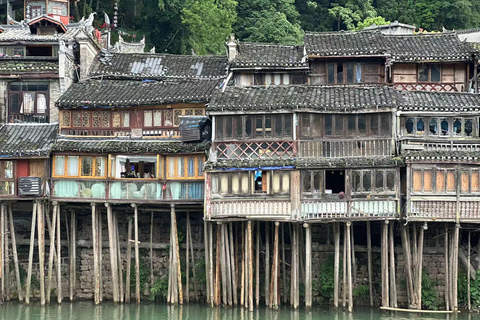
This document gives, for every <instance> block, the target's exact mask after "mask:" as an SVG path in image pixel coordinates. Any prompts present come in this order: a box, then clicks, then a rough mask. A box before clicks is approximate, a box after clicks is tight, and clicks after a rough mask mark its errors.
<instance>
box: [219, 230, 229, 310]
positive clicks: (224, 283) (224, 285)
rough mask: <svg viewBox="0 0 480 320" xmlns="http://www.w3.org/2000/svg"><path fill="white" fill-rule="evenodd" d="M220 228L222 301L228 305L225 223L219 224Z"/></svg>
mask: <svg viewBox="0 0 480 320" xmlns="http://www.w3.org/2000/svg"><path fill="white" fill-rule="evenodd" d="M217 227H218V228H219V229H220V273H221V274H220V275H221V278H222V280H221V284H222V301H223V304H224V305H227V265H226V257H225V228H224V226H223V224H218V225H217Z"/></svg>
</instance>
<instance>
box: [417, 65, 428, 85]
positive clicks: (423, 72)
mask: <svg viewBox="0 0 480 320" xmlns="http://www.w3.org/2000/svg"><path fill="white" fill-rule="evenodd" d="M418 81H428V67H427V65H425V64H422V65H420V66H419V67H418Z"/></svg>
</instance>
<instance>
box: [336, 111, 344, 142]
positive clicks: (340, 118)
mask: <svg viewBox="0 0 480 320" xmlns="http://www.w3.org/2000/svg"><path fill="white" fill-rule="evenodd" d="M335 136H337V137H341V136H343V116H342V115H339V114H337V115H335Z"/></svg>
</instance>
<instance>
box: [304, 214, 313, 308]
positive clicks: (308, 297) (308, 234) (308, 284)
mask: <svg viewBox="0 0 480 320" xmlns="http://www.w3.org/2000/svg"><path fill="white" fill-rule="evenodd" d="M304 227H305V306H306V307H307V308H310V307H312V230H311V227H310V225H309V224H307V223H306V224H304Z"/></svg>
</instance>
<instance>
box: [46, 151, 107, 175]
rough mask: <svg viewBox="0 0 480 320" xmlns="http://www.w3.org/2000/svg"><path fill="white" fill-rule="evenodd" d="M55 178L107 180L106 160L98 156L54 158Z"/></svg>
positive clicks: (60, 156)
mask: <svg viewBox="0 0 480 320" xmlns="http://www.w3.org/2000/svg"><path fill="white" fill-rule="evenodd" d="M53 176H54V177H69V178H106V177H107V171H106V158H105V157H97V156H63V155H55V156H54V157H53Z"/></svg>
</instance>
